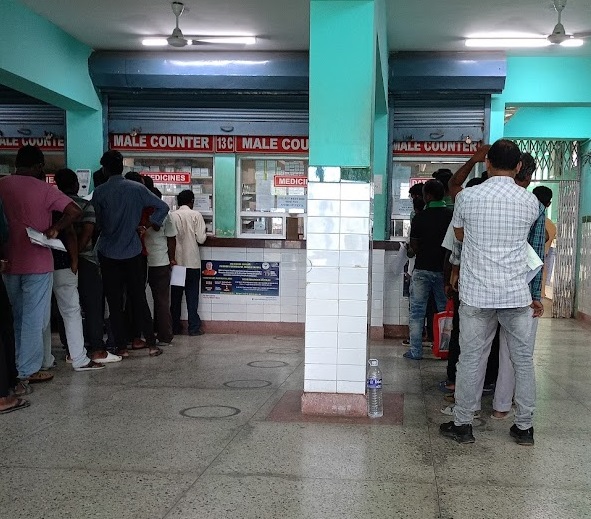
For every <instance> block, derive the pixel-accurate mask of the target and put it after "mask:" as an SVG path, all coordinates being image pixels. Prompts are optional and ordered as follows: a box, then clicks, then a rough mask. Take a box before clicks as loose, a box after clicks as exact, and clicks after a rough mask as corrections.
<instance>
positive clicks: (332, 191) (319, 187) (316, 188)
mask: <svg viewBox="0 0 591 519" xmlns="http://www.w3.org/2000/svg"><path fill="white" fill-rule="evenodd" d="M340 199H341V184H339V183H323V182H310V183H309V184H308V200H340Z"/></svg>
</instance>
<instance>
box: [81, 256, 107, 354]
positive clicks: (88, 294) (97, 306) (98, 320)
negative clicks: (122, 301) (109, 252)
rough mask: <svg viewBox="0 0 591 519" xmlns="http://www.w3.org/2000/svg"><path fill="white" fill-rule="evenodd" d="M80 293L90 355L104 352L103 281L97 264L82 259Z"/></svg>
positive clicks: (85, 335) (85, 334)
mask: <svg viewBox="0 0 591 519" xmlns="http://www.w3.org/2000/svg"><path fill="white" fill-rule="evenodd" d="M78 293H79V294H80V306H81V307H82V311H83V312H84V339H85V341H86V343H87V347H86V349H87V351H88V353H93V352H96V351H100V350H104V349H105V344H104V342H103V331H104V315H105V314H104V308H103V280H102V278H101V270H100V268H99V266H98V265H97V264H96V263H93V262H92V261H88V260H87V259H84V258H82V257H81V258H80V261H79V262H78Z"/></svg>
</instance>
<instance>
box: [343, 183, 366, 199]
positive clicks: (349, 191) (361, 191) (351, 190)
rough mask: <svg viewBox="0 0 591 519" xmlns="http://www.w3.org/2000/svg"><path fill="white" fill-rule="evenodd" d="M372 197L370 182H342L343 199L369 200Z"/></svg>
mask: <svg viewBox="0 0 591 519" xmlns="http://www.w3.org/2000/svg"><path fill="white" fill-rule="evenodd" d="M370 198H371V186H370V185H369V184H357V183H355V184H346V183H344V184H341V200H369V199H370Z"/></svg>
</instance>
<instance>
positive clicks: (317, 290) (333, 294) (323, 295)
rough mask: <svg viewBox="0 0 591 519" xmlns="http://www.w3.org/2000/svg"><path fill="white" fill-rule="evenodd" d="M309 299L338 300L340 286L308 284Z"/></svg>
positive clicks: (307, 296)
mask: <svg viewBox="0 0 591 519" xmlns="http://www.w3.org/2000/svg"><path fill="white" fill-rule="evenodd" d="M306 298H307V299H338V298H339V285H336V284H333V283H326V282H325V283H307V285H306Z"/></svg>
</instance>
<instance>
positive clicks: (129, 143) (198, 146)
mask: <svg viewBox="0 0 591 519" xmlns="http://www.w3.org/2000/svg"><path fill="white" fill-rule="evenodd" d="M109 143H110V147H111V149H114V150H119V151H179V152H193V153H195V152H202V153H207V152H209V153H211V152H213V149H214V146H213V137H212V136H211V135H158V134H152V135H150V134H138V135H129V134H126V133H112V134H110V135H109Z"/></svg>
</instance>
